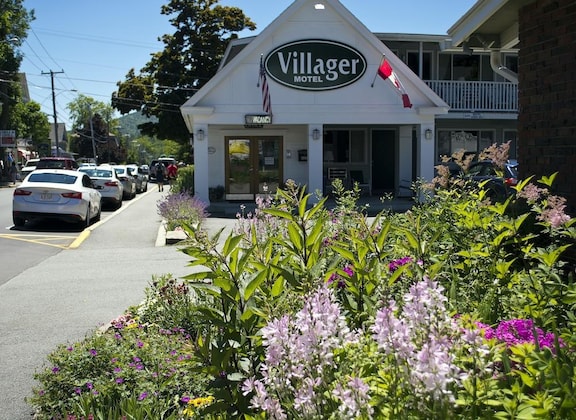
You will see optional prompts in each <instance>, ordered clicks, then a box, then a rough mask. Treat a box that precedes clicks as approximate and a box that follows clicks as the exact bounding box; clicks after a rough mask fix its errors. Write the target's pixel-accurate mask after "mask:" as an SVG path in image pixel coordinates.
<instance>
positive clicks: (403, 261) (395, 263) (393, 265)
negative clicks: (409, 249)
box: [388, 257, 412, 273]
mask: <svg viewBox="0 0 576 420" xmlns="http://www.w3.org/2000/svg"><path fill="white" fill-rule="evenodd" d="M411 262H412V258H411V257H404V258H399V259H397V260H394V261H391V262H390V263H389V264H388V270H390V272H391V273H393V272H394V271H396V270H398V269H399V268H400V267H402V266H403V265H406V264H408V263H411Z"/></svg>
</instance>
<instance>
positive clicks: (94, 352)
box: [89, 349, 98, 356]
mask: <svg viewBox="0 0 576 420" xmlns="http://www.w3.org/2000/svg"><path fill="white" fill-rule="evenodd" d="M89 353H90V354H91V355H92V356H96V355H97V354H98V352H97V351H96V349H90V350H89Z"/></svg>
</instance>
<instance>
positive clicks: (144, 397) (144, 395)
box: [138, 392, 148, 401]
mask: <svg viewBox="0 0 576 420" xmlns="http://www.w3.org/2000/svg"><path fill="white" fill-rule="evenodd" d="M146 397H148V393H147V392H143V393H141V394H140V396H139V397H138V401H142V400H144V399H146Z"/></svg>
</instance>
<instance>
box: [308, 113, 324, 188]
mask: <svg viewBox="0 0 576 420" xmlns="http://www.w3.org/2000/svg"><path fill="white" fill-rule="evenodd" d="M315 130H317V131H315ZM323 137H324V135H323V128H322V125H321V124H310V125H309V126H308V192H309V193H311V194H312V195H313V196H312V197H311V198H312V199H314V198H315V195H314V193H315V192H316V190H319V191H321V192H322V189H323V185H322V184H323V177H322V168H323V165H322V163H323V159H324V155H323Z"/></svg>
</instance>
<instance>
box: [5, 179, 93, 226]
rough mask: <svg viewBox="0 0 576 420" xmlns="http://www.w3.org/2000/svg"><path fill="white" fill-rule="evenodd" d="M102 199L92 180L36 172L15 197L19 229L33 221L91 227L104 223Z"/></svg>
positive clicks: (16, 190)
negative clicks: (102, 218)
mask: <svg viewBox="0 0 576 420" xmlns="http://www.w3.org/2000/svg"><path fill="white" fill-rule="evenodd" d="M101 201H102V196H101V195H100V192H99V191H98V190H97V189H96V186H95V185H94V183H93V182H92V180H91V179H90V177H89V176H88V175H86V174H84V173H81V172H77V171H70V170H62V169H36V170H35V171H33V172H32V173H31V174H30V175H29V176H28V177H27V178H26V179H25V180H24V181H22V183H21V184H20V186H18V187H17V188H16V189H15V190H14V193H13V196H12V220H13V222H14V225H15V226H17V227H20V226H24V224H25V223H26V222H27V221H30V220H39V219H42V220H54V219H55V220H63V221H66V222H71V223H77V224H80V225H82V226H89V225H90V222H91V221H92V220H100V215H101V212H102V207H101Z"/></svg>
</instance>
